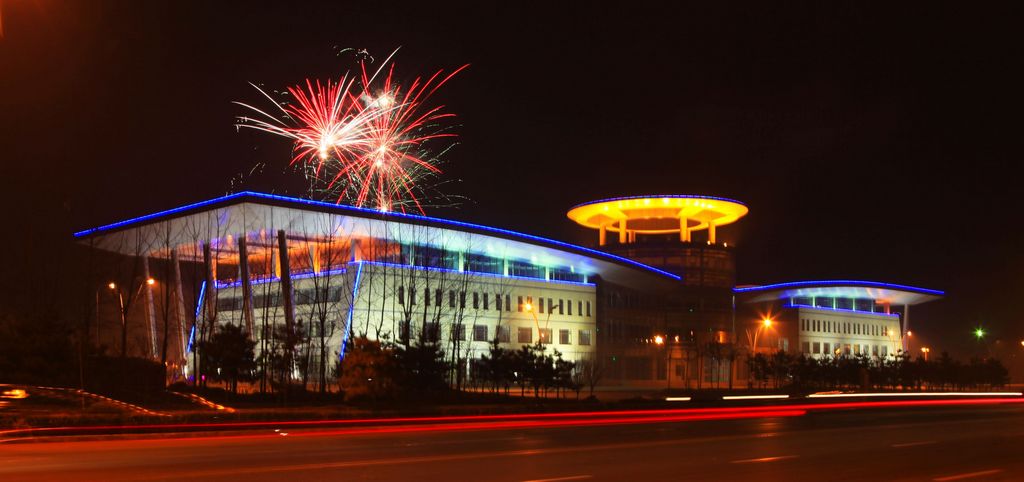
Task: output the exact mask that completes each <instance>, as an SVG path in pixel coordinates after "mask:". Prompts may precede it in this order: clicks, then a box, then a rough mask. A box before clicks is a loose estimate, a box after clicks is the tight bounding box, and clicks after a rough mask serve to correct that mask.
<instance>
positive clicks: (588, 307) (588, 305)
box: [587, 301, 590, 317]
mask: <svg viewBox="0 0 1024 482" xmlns="http://www.w3.org/2000/svg"><path fill="white" fill-rule="evenodd" d="M587 316H588V317H589V316H590V302H589V301H588V302H587Z"/></svg>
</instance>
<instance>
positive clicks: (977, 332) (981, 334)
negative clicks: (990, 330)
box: [974, 326, 985, 341]
mask: <svg viewBox="0 0 1024 482" xmlns="http://www.w3.org/2000/svg"><path fill="white" fill-rule="evenodd" d="M984 336H985V329H984V328H982V327H980V326H979V327H977V328H975V329H974V337H975V338H977V339H978V341H981V339H982V337H984Z"/></svg>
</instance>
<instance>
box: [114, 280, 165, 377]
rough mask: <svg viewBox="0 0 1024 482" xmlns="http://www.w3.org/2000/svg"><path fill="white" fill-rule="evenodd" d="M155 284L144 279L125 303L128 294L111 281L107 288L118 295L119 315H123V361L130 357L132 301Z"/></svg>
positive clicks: (129, 293)
mask: <svg viewBox="0 0 1024 482" xmlns="http://www.w3.org/2000/svg"><path fill="white" fill-rule="evenodd" d="M154 284H156V280H155V279H153V278H146V279H144V280H143V281H142V282H141V283H139V287H138V289H136V290H133V291H129V292H128V293H127V295H128V300H127V302H126V301H125V294H126V293H125V292H124V290H121V289H120V287H119V286H118V285H117V283H115V282H113V281H111V282H110V283H108V284H107V288H108V289H110V291H112V292H114V293H116V294H117V302H118V307H119V309H118V313H119V314H120V315H121V359H125V358H127V357H128V310H130V309H131V307H132V301H133V300H134V299H136V298H138V297H139V296H140V295H141V293H142V288H143V287H145V286H153V285H154Z"/></svg>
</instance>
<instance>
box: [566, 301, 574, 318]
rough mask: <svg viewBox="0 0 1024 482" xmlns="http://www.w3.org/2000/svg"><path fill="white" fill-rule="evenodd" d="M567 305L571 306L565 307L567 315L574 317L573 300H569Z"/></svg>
mask: <svg viewBox="0 0 1024 482" xmlns="http://www.w3.org/2000/svg"><path fill="white" fill-rule="evenodd" d="M566 304H567V305H569V306H566V307H565V309H566V314H567V315H569V316H572V300H567V303H566Z"/></svg>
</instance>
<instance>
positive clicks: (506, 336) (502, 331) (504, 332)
mask: <svg viewBox="0 0 1024 482" xmlns="http://www.w3.org/2000/svg"><path fill="white" fill-rule="evenodd" d="M494 333H495V336H496V337H497V338H498V341H499V342H501V343H508V342H510V341H512V333H511V331H510V330H509V329H508V327H507V326H499V327H498V328H497V329H496V330H495V332H494Z"/></svg>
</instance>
